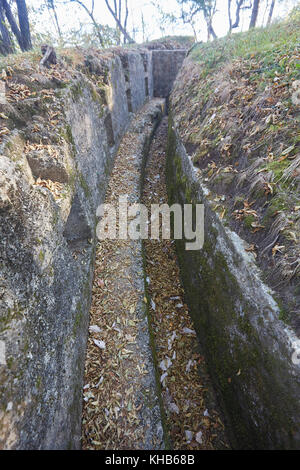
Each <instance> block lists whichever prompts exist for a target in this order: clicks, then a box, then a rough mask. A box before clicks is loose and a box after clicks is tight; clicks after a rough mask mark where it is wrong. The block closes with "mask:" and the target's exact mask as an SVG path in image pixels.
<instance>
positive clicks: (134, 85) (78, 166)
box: [0, 50, 153, 449]
mask: <svg viewBox="0 0 300 470" xmlns="http://www.w3.org/2000/svg"><path fill="white" fill-rule="evenodd" d="M151 54H152V53H151V52H148V51H146V52H145V51H144V50H141V52H139V51H134V52H130V53H129V56H128V60H127V63H128V70H129V76H128V77H127V81H126V79H125V74H124V66H123V65H122V62H121V59H120V57H119V55H121V54H119V55H118V54H117V53H114V54H110V56H108V57H106V58H104V59H102V58H101V57H100V58H99V55H97V56H88V57H87V58H86V60H85V64H84V68H85V69H87V71H88V73H87V74H86V75H84V74H83V73H81V72H78V73H77V72H76V78H73V79H72V80H71V82H70V83H69V84H68V87H67V88H64V87H63V86H62V83H60V88H59V89H55V90H54V91H53V96H55V97H56V101H55V103H56V105H57V110H56V111H57V112H58V114H59V115H61V116H62V117H61V118H59V119H60V121H59V124H58V127H56V128H55V127H51V126H49V125H48V124H49V116H48V112H49V110H50V109H51V107H52V106H53V103H52V104H51V103H50V101H49V100H48V101H47V100H45V99H43V97H42V96H40V94H39V90H40V89H43V87H44V86H45V83H47V85H49V88H50V87H55V85H53V81H51V80H50V79H49V80H48V81H47V80H46V81H45V77H44V76H42V77H41V80H40V77H39V75H37V76H36V77H35V78H36V81H37V82H38V85H36V86H37V93H36V95H35V98H34V99H32V98H28V100H24V101H22V103H21V104H20V105H18V111H17V112H14V110H15V108H16V106H14V105H11V104H9V107H10V109H11V114H10V120H11V122H15V129H14V130H13V131H12V133H11V135H10V136H9V138H8V139H6V141H5V142H4V143H3V144H1V145H0V153H1V154H2V155H1V157H0V342H1V343H0V345H1V358H2V359H1V363H0V410H1V411H0V448H5V449H69V448H70V449H77V448H80V435H81V430H80V427H81V406H82V405H81V403H82V385H83V384H82V381H83V368H84V358H85V350H86V338H87V332H88V322H89V306H90V294H91V281H92V275H93V262H94V249H95V243H96V237H95V227H96V222H97V219H96V209H97V206H98V205H99V204H100V203H101V202H102V201H103V200H104V196H105V191H106V187H107V182H108V178H109V175H110V172H111V168H112V165H113V160H114V156H115V154H116V150H117V148H118V145H119V143H120V139H121V138H122V136H123V134H124V132H125V130H126V128H127V126H128V124H129V122H130V119H131V116H132V114H131V112H132V111H135V110H137V109H138V108H139V106H141V105H142V104H143V102H144V101H145V99H146V98H148V95H149V98H151V97H152V90H153V78H152V72H153V71H152V65H151V59H152V55H151ZM84 68H83V69H84ZM146 69H147V70H146ZM89 74H92V75H93V76H95V77H96V78H97V79H96V80H95V81H94V82H92V81H91V79H90V76H89ZM25 75H26V74H25ZM146 78H148V86H149V88H148V93H146V80H145V79H146ZM39 80H40V82H39ZM35 83H36V82H35ZM129 85H130V86H131V93H132V94H131V100H132V102H131V109H129V107H128V104H129V101H128V93H127V91H128V86H129ZM57 119H58V118H57ZM36 126H38V128H39V129H40V131H39V132H35V128H36ZM27 141H30V144H32V145H33V147H34V144H36V145H38V144H39V143H40V142H42V144H43V145H51V146H52V147H53V149H54V150H55V149H56V150H57V152H55V155H56V157H55V158H54V159H53V160H51V158H52V157H51V155H50V154H49V153H48V152H47V150H39V149H38V150H36V149H35V148H33V149H32V150H30V151H28V148H26V142H27ZM53 149H52V150H53ZM50 157H51V158H50ZM38 177H41V178H42V179H44V180H49V181H48V183H47V181H46V182H45V184H44V185H43V187H42V186H39V185H38V184H37V181H36V179H37V178H38ZM50 183H51V184H50ZM53 184H58V185H60V186H59V188H60V189H59V190H58V194H56V193H55V188H56V187H55V188H54V190H53V191H52V190H51V187H52V186H51V185H53ZM3 352H4V353H3ZM3 357H4V359H3Z"/></svg>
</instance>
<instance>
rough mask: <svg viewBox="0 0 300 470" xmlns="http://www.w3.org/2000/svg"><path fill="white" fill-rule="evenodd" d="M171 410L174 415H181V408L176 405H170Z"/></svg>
mask: <svg viewBox="0 0 300 470" xmlns="http://www.w3.org/2000/svg"><path fill="white" fill-rule="evenodd" d="M169 410H170V411H172V412H173V413H176V414H179V408H178V406H177V405H176V403H170V404H169Z"/></svg>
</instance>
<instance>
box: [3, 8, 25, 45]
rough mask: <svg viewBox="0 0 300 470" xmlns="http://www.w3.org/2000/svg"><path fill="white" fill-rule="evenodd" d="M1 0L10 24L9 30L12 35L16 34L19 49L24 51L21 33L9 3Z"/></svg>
mask: <svg viewBox="0 0 300 470" xmlns="http://www.w3.org/2000/svg"><path fill="white" fill-rule="evenodd" d="M1 1H2V4H3V9H4V11H5V15H6V18H7V21H8V22H9V24H10V27H11V30H12V32H13V33H14V35H15V36H16V38H17V41H18V44H19V46H20V48H21V50H22V51H25V50H26V49H25V46H24V44H23V38H22V34H21V31H20V30H19V27H18V25H17V22H16V20H15V18H14V15H13V14H12V11H11V8H10V5H9V4H8V2H7V0H1Z"/></svg>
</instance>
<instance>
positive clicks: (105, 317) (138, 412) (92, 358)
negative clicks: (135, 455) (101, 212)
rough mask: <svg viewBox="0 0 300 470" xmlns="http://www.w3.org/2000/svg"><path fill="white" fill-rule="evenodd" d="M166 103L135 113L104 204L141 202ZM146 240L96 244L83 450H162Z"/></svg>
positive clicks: (106, 241) (157, 102) (85, 392)
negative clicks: (148, 155) (146, 164)
mask: <svg viewBox="0 0 300 470" xmlns="http://www.w3.org/2000/svg"><path fill="white" fill-rule="evenodd" d="M162 103H163V101H162V100H153V101H152V102H150V103H149V104H147V105H146V106H145V107H144V108H143V109H142V110H141V112H140V113H138V115H137V116H136V117H135V118H134V120H133V122H132V123H131V125H130V128H129V130H128V132H127V133H126V134H125V136H124V137H123V139H122V142H121V145H120V147H119V151H118V155H117V156H116V160H115V165H114V169H113V172H112V176H111V179H110V183H109V187H108V191H107V195H106V200H105V202H106V203H111V204H113V205H114V207H118V203H119V195H128V201H129V202H130V203H134V202H139V201H140V178H141V172H142V164H143V150H144V145H145V143H146V142H147V140H149V138H150V135H151V132H152V130H153V122H154V121H155V116H156V115H157V114H158V113H159V112H160V111H159V110H160V108H161V106H162ZM144 297H145V290H144V274H143V257H142V242H141V240H105V241H101V242H99V243H98V247H97V254H96V266H95V274H94V284H93V297H92V306H91V313H90V336H89V339H88V346H87V358H86V373H85V387H84V391H83V392H84V406H83V438H82V445H83V448H84V449H118V450H122V449H161V448H163V429H162V424H161V417H160V409H159V402H158V397H157V389H156V380H155V372H154V366H153V361H152V353H151V346H150V343H149V332H148V319H147V309H146V303H145V299H144Z"/></svg>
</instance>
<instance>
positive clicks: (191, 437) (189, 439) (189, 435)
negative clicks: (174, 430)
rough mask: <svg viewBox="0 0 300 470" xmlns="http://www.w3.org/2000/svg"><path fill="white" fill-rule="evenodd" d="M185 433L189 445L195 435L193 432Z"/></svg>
mask: <svg viewBox="0 0 300 470" xmlns="http://www.w3.org/2000/svg"><path fill="white" fill-rule="evenodd" d="M184 432H185V438H186V440H187V443H188V444H189V443H190V442H191V440H192V439H193V433H192V431H188V430H187V431H184Z"/></svg>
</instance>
